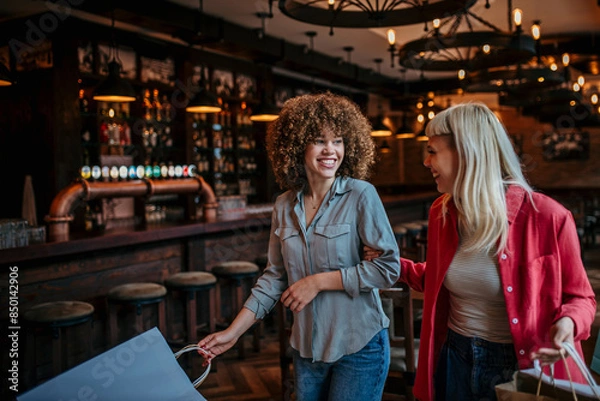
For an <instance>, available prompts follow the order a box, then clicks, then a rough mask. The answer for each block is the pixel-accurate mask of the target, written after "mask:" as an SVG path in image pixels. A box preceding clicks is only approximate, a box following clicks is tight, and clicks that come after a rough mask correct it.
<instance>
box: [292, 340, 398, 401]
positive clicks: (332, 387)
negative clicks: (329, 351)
mask: <svg viewBox="0 0 600 401" xmlns="http://www.w3.org/2000/svg"><path fill="white" fill-rule="evenodd" d="M389 367H390V343H389V338H388V330H387V329H384V330H381V331H380V332H379V333H378V334H376V335H375V336H374V337H373V338H372V339H371V341H369V343H368V344H367V345H365V346H364V348H363V349H361V350H360V351H358V352H356V353H354V354H351V355H346V356H343V357H342V358H341V359H339V360H337V361H336V362H333V363H324V362H312V359H310V358H302V357H300V354H299V353H298V352H296V351H294V372H295V376H296V387H295V388H296V400H297V401H318V400H322V401H348V400H360V401H369V400H373V401H380V400H381V396H382V395H383V386H384V384H385V379H386V377H387V373H388V369H389Z"/></svg>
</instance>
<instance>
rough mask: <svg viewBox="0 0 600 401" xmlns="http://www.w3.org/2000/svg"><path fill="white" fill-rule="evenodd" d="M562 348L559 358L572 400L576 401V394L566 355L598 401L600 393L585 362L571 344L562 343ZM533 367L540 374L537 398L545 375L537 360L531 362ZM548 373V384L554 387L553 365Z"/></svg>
mask: <svg viewBox="0 0 600 401" xmlns="http://www.w3.org/2000/svg"><path fill="white" fill-rule="evenodd" d="M562 346H563V348H562V349H561V350H560V357H561V359H562V361H563V363H564V364H565V370H566V372H567V377H568V379H569V383H570V385H571V392H572V394H573V400H574V401H577V393H576V391H575V386H574V385H573V379H572V377H571V371H570V370H569V365H568V364H567V358H566V357H567V355H568V356H570V357H571V358H573V360H574V361H575V364H576V365H577V368H578V369H579V371H580V372H581V373H582V374H583V376H584V378H585V380H586V382H587V384H588V386H589V387H590V389H591V390H592V392H593V393H594V396H596V398H597V399H598V400H600V393H599V388H598V385H597V384H596V381H595V380H594V377H593V376H592V374H591V373H590V371H589V370H588V368H587V366H586V364H585V362H583V360H582V359H581V356H580V355H579V353H578V352H577V350H576V349H575V347H574V346H573V345H572V344H570V343H567V342H564V343H563V344H562ZM533 365H534V369H535V370H537V371H539V372H540V377H539V380H538V386H537V391H536V395H538V396H539V395H540V391H541V388H542V382H543V377H544V376H545V374H544V371H543V369H542V367H541V366H540V362H539V360H537V359H536V360H535V361H533ZM550 372H551V376H550V382H551V383H552V385H553V386H556V384H555V381H554V365H551V366H550Z"/></svg>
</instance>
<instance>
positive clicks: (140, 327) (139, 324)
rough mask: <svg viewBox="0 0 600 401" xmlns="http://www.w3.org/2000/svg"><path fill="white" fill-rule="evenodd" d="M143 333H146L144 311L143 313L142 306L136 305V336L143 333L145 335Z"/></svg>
mask: <svg viewBox="0 0 600 401" xmlns="http://www.w3.org/2000/svg"><path fill="white" fill-rule="evenodd" d="M159 311H160V310H159ZM159 313H160V312H159ZM159 322H160V321H159ZM159 326H160V324H159ZM159 329H161V327H159ZM143 331H144V311H143V308H142V305H140V304H136V305H135V334H136V335H137V334H141V333H143ZM161 331H162V330H161Z"/></svg>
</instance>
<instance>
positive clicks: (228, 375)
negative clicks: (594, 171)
mask: <svg viewBox="0 0 600 401" xmlns="http://www.w3.org/2000/svg"><path fill="white" fill-rule="evenodd" d="M584 263H585V265H586V268H587V270H588V272H589V276H590V282H591V283H592V286H593V287H594V291H595V292H596V294H597V295H598V301H599V304H600V246H596V247H595V248H593V249H589V250H586V252H585V253H584ZM599 310H600V308H599ZM598 323H599V324H600V321H599V322H598ZM599 329H600V328H599V327H595V328H594V331H595V332H594V333H592V337H591V338H590V339H589V340H588V341H587V342H586V343H585V344H584V351H585V352H586V359H587V356H588V355H590V357H591V354H590V353H591V352H592V351H593V345H594V344H595V341H596V337H597V335H598V333H597V331H598V330H599ZM245 342H246V345H247V348H246V349H247V352H246V358H245V359H244V360H239V359H238V358H237V351H236V350H235V349H232V350H230V351H228V352H227V353H226V354H224V355H222V356H220V357H218V358H216V359H215V364H216V367H217V369H216V370H217V371H216V372H211V373H210V375H209V377H208V378H207V379H206V381H205V382H204V383H203V384H202V385H201V386H200V388H199V391H200V393H201V394H202V395H203V396H204V397H205V398H206V399H207V400H209V401H226V400H252V401H272V400H277V401H279V400H281V399H282V394H281V374H280V369H279V343H278V341H277V334H276V331H275V327H273V326H267V330H265V336H264V337H263V339H262V342H261V351H260V353H256V352H253V351H252V350H251V344H250V343H251V338H250V337H247V338H246V339H245Z"/></svg>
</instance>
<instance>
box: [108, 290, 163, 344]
mask: <svg viewBox="0 0 600 401" xmlns="http://www.w3.org/2000/svg"><path fill="white" fill-rule="evenodd" d="M166 295H167V289H166V288H165V286H163V285H161V284H157V283H129V284H122V285H118V286H116V287H114V288H112V289H111V290H110V291H109V292H108V294H107V304H108V305H107V306H108V308H107V309H108V326H109V333H110V342H111V345H113V346H114V345H116V344H117V341H118V337H119V328H118V319H117V316H118V312H119V309H120V308H119V306H121V307H130V308H131V307H134V308H135V323H134V330H135V335H137V334H141V333H142V332H143V331H144V321H143V320H144V319H143V314H142V307H143V306H145V305H153V304H156V305H157V307H158V329H159V330H160V331H161V333H163V334H166V329H165V328H166V321H165V302H164V300H165V296H166Z"/></svg>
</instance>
